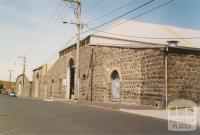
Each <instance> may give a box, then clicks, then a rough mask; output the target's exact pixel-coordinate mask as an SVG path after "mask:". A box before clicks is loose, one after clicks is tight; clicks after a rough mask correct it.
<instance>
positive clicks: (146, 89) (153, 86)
mask: <svg viewBox="0 0 200 135" xmlns="http://www.w3.org/2000/svg"><path fill="white" fill-rule="evenodd" d="M94 38H95V39H96V38H97V37H94ZM98 38H99V39H98V40H105V37H98ZM92 40H93V37H92V36H90V37H87V38H86V39H84V40H82V41H81V47H80V74H79V77H80V91H77V90H76V79H75V76H76V75H75V74H76V73H75V71H76V70H75V69H76V66H75V65H76V64H75V63H76V45H72V46H70V47H68V48H66V49H64V50H62V51H61V52H60V53H59V54H60V57H59V59H58V60H57V61H56V63H55V64H54V65H53V66H52V68H51V69H49V70H48V71H47V73H46V75H45V76H46V77H44V78H43V79H44V80H43V82H45V86H43V88H41V89H40V91H41V93H47V94H46V97H52V98H67V99H79V100H90V101H100V102H117V103H122V104H142V105H153V106H164V105H165V104H166V102H170V101H173V100H176V99H190V100H193V101H195V102H199V100H200V82H199V80H200V50H194V49H192V48H186V47H177V46H168V45H167V44H166V45H165V46H163V45H158V44H151V43H143V42H134V41H133V42H132V43H131V44H132V45H131V46H120V45H112V46H109V45H99V44H98V45H95V44H93V43H91V42H92ZM107 40H109V38H108V39H107ZM112 40H113V39H112ZM128 42H130V41H128ZM41 87H42V86H41Z"/></svg>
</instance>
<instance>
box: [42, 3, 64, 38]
mask: <svg viewBox="0 0 200 135" xmlns="http://www.w3.org/2000/svg"><path fill="white" fill-rule="evenodd" d="M60 6H61V1H60V2H59V3H58V4H57V6H56V8H55V10H54V12H53V14H52V15H51V16H50V18H49V20H48V21H47V24H46V25H45V27H44V29H43V31H44V32H45V31H46V30H47V29H48V27H49V25H50V23H51V20H52V19H53V18H54V17H55V16H56V13H57V11H58V9H59V7H60ZM41 36H42V35H41Z"/></svg>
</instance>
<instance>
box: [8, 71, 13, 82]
mask: <svg viewBox="0 0 200 135" xmlns="http://www.w3.org/2000/svg"><path fill="white" fill-rule="evenodd" d="M8 72H9V83H11V79H12V70H8Z"/></svg>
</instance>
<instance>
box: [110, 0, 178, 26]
mask: <svg viewBox="0 0 200 135" xmlns="http://www.w3.org/2000/svg"><path fill="white" fill-rule="evenodd" d="M173 1H175V0H169V1H167V2H165V3H163V4H160V5H158V6H157V7H155V8H153V9H150V10H147V11H146V12H143V13H141V14H139V15H137V16H135V17H132V18H130V19H129V20H134V19H136V18H138V17H141V16H143V15H146V14H148V13H151V12H153V11H154V10H156V9H159V8H161V7H164V6H166V5H168V4H170V3H171V2H173ZM129 20H125V21H122V22H120V23H118V24H116V25H114V26H112V27H110V28H109V29H111V28H114V27H116V26H118V25H121V24H123V23H126V22H127V21H129Z"/></svg>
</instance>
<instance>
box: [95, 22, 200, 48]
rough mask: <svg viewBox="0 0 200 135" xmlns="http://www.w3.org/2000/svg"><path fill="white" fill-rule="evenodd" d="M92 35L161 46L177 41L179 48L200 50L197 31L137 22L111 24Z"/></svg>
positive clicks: (199, 34) (198, 32) (199, 39)
mask: <svg viewBox="0 0 200 135" xmlns="http://www.w3.org/2000/svg"><path fill="white" fill-rule="evenodd" d="M93 35H94V36H99V37H107V38H116V39H124V40H129V41H137V42H144V43H152V44H161V45H165V44H166V41H169V40H178V41H179V42H180V43H179V44H178V45H179V46H183V47H191V48H200V31H199V30H193V29H186V28H180V27H174V26H169V25H160V24H150V23H144V22H137V21H127V22H126V23H122V24H120V25H116V24H113V25H111V26H110V27H108V28H107V29H105V30H103V31H99V32H96V33H95V34H93ZM198 36H199V37H198ZM116 44H117V43H116Z"/></svg>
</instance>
